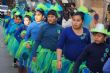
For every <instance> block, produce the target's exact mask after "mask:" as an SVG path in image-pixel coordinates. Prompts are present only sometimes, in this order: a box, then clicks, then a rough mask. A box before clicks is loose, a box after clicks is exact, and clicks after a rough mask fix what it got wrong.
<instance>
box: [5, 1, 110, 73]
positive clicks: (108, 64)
mask: <svg viewBox="0 0 110 73" xmlns="http://www.w3.org/2000/svg"><path fill="white" fill-rule="evenodd" d="M109 15H110V12H108V22H107V23H108V25H110V22H109V21H110V16H109ZM98 20H99V15H98V14H97V13H96V12H95V14H94V16H92V15H91V14H90V12H89V10H88V9H87V8H86V7H85V6H80V7H79V8H76V6H75V4H71V5H70V7H69V9H68V7H67V6H65V8H64V7H62V6H61V5H60V4H59V3H57V2H56V3H54V4H51V3H47V2H46V3H38V4H37V5H36V8H35V10H30V8H29V7H26V8H25V9H22V8H20V6H19V5H16V7H14V8H13V9H12V10H11V11H8V12H7V15H5V17H4V23H3V28H4V29H3V31H4V41H5V44H6V45H7V50H8V52H9V54H10V55H11V56H12V57H13V59H14V61H13V66H14V67H17V68H18V72H19V73H103V72H104V73H110V37H109V36H110V33H109V29H110V27H109V26H106V27H107V28H106V27H105V25H106V24H102V23H99V22H98ZM92 22H93V23H92ZM91 23H92V24H93V25H94V27H91V25H90V24H91Z"/></svg>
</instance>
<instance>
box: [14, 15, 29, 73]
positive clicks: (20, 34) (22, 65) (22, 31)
mask: <svg viewBox="0 0 110 73" xmlns="http://www.w3.org/2000/svg"><path fill="white" fill-rule="evenodd" d="M30 23H31V17H30V16H28V15H26V16H25V17H24V25H23V26H21V27H19V28H18V30H17V31H16V32H15V35H14V36H15V38H16V40H17V42H19V44H20V45H19V48H18V49H17V52H16V58H17V59H18V63H19V73H22V72H23V73H25V72H26V64H27V59H24V58H23V57H24V56H23V54H24V52H25V51H26V50H28V49H26V48H25V47H24V46H25V45H24V43H25V41H24V38H25V35H26V30H27V27H28V26H29V24H30ZM24 55H27V51H26V52H25V54H24Z"/></svg>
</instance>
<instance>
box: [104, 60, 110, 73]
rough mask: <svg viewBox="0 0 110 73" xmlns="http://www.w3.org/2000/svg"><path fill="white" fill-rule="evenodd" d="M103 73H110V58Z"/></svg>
mask: <svg viewBox="0 0 110 73" xmlns="http://www.w3.org/2000/svg"><path fill="white" fill-rule="evenodd" d="M103 73H110V58H108V60H107V62H106V63H105V64H104V67H103Z"/></svg>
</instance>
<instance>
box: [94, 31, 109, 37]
mask: <svg viewBox="0 0 110 73" xmlns="http://www.w3.org/2000/svg"><path fill="white" fill-rule="evenodd" d="M97 33H99V32H92V34H93V35H95V34H97ZM100 34H102V35H104V37H106V36H107V35H106V34H103V33H100Z"/></svg>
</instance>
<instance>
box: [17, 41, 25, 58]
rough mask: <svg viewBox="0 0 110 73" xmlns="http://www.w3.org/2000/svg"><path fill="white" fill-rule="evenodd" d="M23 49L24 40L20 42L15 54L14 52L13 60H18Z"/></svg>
mask: <svg viewBox="0 0 110 73" xmlns="http://www.w3.org/2000/svg"><path fill="white" fill-rule="evenodd" d="M24 48H25V40H22V41H21V43H20V45H19V48H18V50H17V52H16V55H15V58H17V59H19V58H20V56H21V54H22V53H23V51H22V50H23V49H24Z"/></svg>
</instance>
